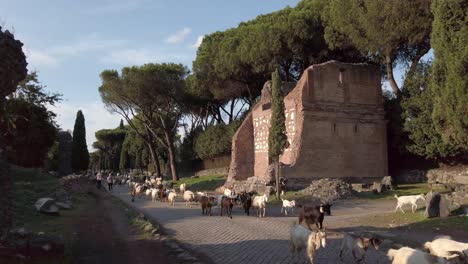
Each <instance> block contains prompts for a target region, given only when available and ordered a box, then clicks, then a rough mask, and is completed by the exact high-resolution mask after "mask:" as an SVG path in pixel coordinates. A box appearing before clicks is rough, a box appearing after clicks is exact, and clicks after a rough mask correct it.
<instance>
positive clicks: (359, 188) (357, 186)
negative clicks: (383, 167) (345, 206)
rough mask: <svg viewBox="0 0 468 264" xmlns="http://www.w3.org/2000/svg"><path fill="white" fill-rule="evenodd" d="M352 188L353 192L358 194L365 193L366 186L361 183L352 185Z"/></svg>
mask: <svg viewBox="0 0 468 264" xmlns="http://www.w3.org/2000/svg"><path fill="white" fill-rule="evenodd" d="M351 188H352V189H353V191H356V192H362V191H364V186H363V184H361V183H353V184H351Z"/></svg>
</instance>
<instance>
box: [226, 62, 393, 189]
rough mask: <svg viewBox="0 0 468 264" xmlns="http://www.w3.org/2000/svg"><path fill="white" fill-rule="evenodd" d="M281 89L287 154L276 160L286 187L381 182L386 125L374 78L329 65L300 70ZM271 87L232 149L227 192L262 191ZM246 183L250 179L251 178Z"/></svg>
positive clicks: (365, 71)
mask: <svg viewBox="0 0 468 264" xmlns="http://www.w3.org/2000/svg"><path fill="white" fill-rule="evenodd" d="M288 86H291V85H287V84H284V85H283V92H284V94H285V98H284V103H285V114H286V129H287V135H288V141H289V143H290V144H289V147H288V148H287V149H286V150H285V151H284V153H283V155H282V156H281V157H280V160H281V162H282V163H283V165H282V169H281V173H282V176H284V177H286V178H287V179H288V185H290V186H295V187H297V188H300V187H301V186H305V185H307V184H308V183H310V181H312V180H314V179H319V178H345V179H347V180H349V181H359V182H366V181H373V179H381V178H382V177H384V176H385V175H387V142H386V121H385V120H384V109H383V99H382V92H381V77H380V70H379V69H378V68H377V67H374V66H371V65H368V64H349V63H340V62H337V61H329V62H326V63H323V64H318V65H312V66H310V67H309V68H307V69H306V70H305V71H304V73H303V75H302V77H301V79H300V80H299V82H298V83H297V84H296V86H295V87H294V88H293V89H290V87H288ZM270 102H271V82H267V83H266V84H265V86H264V88H263V90H262V96H261V99H260V101H259V102H258V103H257V104H256V105H255V106H254V107H253V109H252V111H251V112H250V114H249V115H248V116H247V118H246V119H245V120H244V122H243V123H242V125H241V126H240V128H239V130H238V131H237V132H236V134H235V135H234V138H233V141H232V156H231V157H232V158H231V164H230V169H229V176H228V181H227V184H233V183H240V182H242V181H244V182H245V180H247V178H250V179H249V182H251V181H255V182H263V183H268V182H271V181H272V180H273V179H272V178H271V177H272V173H271V169H269V168H270V166H269V163H270V162H269V160H268V129H269V123H270V116H271V109H270V108H271V103H270ZM252 177H254V178H252Z"/></svg>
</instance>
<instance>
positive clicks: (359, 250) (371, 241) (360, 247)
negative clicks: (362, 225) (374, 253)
mask: <svg viewBox="0 0 468 264" xmlns="http://www.w3.org/2000/svg"><path fill="white" fill-rule="evenodd" d="M381 243H382V241H381V240H380V239H378V238H375V237H371V238H369V237H363V236H355V235H352V234H345V236H344V237H343V240H342V241H341V248H340V259H341V260H342V261H343V251H346V250H349V251H351V254H352V255H353V258H354V260H355V261H356V263H358V262H359V261H360V260H362V263H366V252H367V249H368V248H369V246H372V247H373V248H374V249H375V250H379V247H380V244H381Z"/></svg>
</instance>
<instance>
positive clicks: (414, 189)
mask: <svg viewBox="0 0 468 264" xmlns="http://www.w3.org/2000/svg"><path fill="white" fill-rule="evenodd" d="M430 190H431V188H430V187H429V185H428V184H427V183H415V184H400V185H398V188H397V189H396V190H395V191H388V192H384V193H382V194H374V193H373V192H371V191H370V192H360V193H356V197H357V198H360V199H369V200H378V199H390V198H394V197H393V196H394V195H395V194H396V195H398V196H403V195H417V194H421V193H423V194H426V193H428V192H429V191H430ZM432 190H433V191H436V192H440V193H446V192H449V190H448V189H446V188H445V187H444V186H442V185H434V186H433V189H432Z"/></svg>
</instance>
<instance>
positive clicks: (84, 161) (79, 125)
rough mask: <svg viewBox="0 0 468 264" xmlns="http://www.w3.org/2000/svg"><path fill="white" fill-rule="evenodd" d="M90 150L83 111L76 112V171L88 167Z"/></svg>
mask: <svg viewBox="0 0 468 264" xmlns="http://www.w3.org/2000/svg"><path fill="white" fill-rule="evenodd" d="M88 165H89V152H88V147H87V145H86V128H85V118H84V116H83V112H81V110H79V111H78V112H77V113H76V120H75V127H74V128H73V144H72V168H73V170H74V171H81V170H86V169H88Z"/></svg>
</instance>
